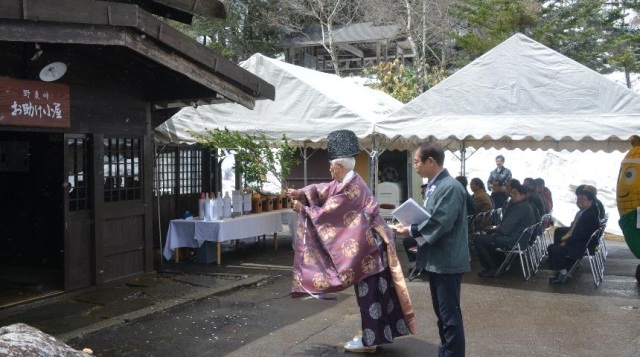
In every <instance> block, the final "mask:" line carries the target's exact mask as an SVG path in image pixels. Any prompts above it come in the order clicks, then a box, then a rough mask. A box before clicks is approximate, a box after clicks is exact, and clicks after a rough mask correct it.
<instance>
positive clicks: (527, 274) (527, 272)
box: [496, 223, 540, 281]
mask: <svg viewBox="0 0 640 357" xmlns="http://www.w3.org/2000/svg"><path fill="white" fill-rule="evenodd" d="M539 224H540V223H536V224H534V225H531V226H529V227H527V228H525V229H524V230H523V231H522V233H521V234H520V237H519V238H518V241H517V242H516V243H515V244H514V245H513V247H512V248H511V249H502V248H497V249H496V251H498V252H502V253H504V254H505V255H506V256H505V259H504V261H503V262H502V264H500V267H499V268H498V271H497V272H496V276H500V275H501V274H503V273H504V272H505V271H507V270H509V268H510V267H511V261H512V260H513V259H514V258H515V256H516V255H517V256H518V257H519V258H520V266H521V267H522V276H523V277H524V280H525V281H527V280H529V278H531V275H532V274H534V270H535V271H537V268H535V269H534V268H533V264H532V262H531V255H530V252H529V243H530V241H531V237H532V236H533V235H534V234H536V232H537V231H536V230H537V229H538V225H539Z"/></svg>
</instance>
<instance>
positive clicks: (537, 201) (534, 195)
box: [522, 177, 547, 217]
mask: <svg viewBox="0 0 640 357" xmlns="http://www.w3.org/2000/svg"><path fill="white" fill-rule="evenodd" d="M522 184H523V185H525V186H527V188H528V189H529V202H531V204H532V205H533V207H534V208H535V209H536V210H537V211H538V215H537V216H538V217H541V216H542V215H543V214H545V213H547V207H546V206H545V203H544V199H543V198H542V196H540V194H539V193H538V190H537V187H536V182H535V181H534V180H533V179H532V178H531V177H527V178H526V179H524V181H523V182H522Z"/></svg>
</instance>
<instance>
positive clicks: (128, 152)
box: [103, 138, 143, 202]
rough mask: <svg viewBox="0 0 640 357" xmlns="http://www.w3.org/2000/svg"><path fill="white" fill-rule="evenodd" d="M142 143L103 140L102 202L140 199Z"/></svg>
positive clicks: (132, 140)
mask: <svg viewBox="0 0 640 357" xmlns="http://www.w3.org/2000/svg"><path fill="white" fill-rule="evenodd" d="M142 162H143V160H142V141H141V140H140V139H129V138H108V139H104V158H103V164H104V201H105V202H117V201H129V200H139V199H141V198H142V177H143V176H142Z"/></svg>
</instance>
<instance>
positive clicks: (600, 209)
mask: <svg viewBox="0 0 640 357" xmlns="http://www.w3.org/2000/svg"><path fill="white" fill-rule="evenodd" d="M587 186H589V187H591V188H592V189H593V204H594V205H596V207H597V208H598V218H599V219H601V220H602V219H604V218H605V217H607V213H606V212H605V210H604V205H603V204H602V202H600V200H599V199H598V190H597V189H596V188H595V187H593V186H591V185H580V186H578V187H577V188H576V191H578V190H583V189H584V188H585V187H587Z"/></svg>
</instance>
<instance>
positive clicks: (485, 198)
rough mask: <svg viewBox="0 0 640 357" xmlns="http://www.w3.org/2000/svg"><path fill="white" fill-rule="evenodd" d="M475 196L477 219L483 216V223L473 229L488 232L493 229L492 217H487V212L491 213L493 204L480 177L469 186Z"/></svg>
mask: <svg viewBox="0 0 640 357" xmlns="http://www.w3.org/2000/svg"><path fill="white" fill-rule="evenodd" d="M469 187H470V188H471V191H472V192H473V195H472V196H471V197H472V198H473V207H474V210H475V216H474V217H473V218H474V219H476V217H478V216H479V215H481V214H482V215H483V218H482V221H481V222H479V224H478V226H477V227H473V228H474V229H480V230H482V231H488V230H489V229H491V216H490V215H486V214H485V213H486V212H489V211H491V210H492V209H493V202H492V201H491V197H489V194H488V193H487V191H486V190H485V188H484V182H482V180H481V179H480V178H478V177H475V178H473V179H472V180H471V184H469Z"/></svg>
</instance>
